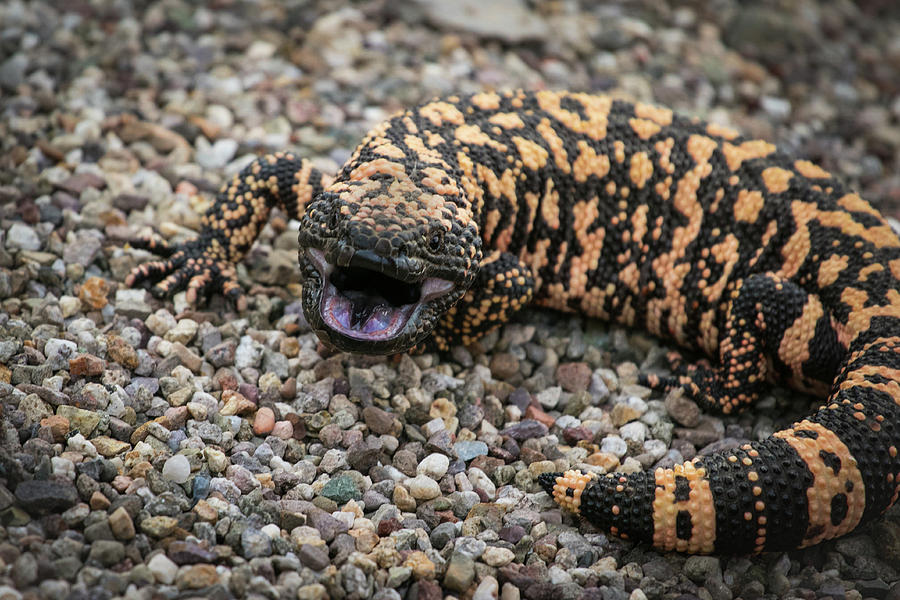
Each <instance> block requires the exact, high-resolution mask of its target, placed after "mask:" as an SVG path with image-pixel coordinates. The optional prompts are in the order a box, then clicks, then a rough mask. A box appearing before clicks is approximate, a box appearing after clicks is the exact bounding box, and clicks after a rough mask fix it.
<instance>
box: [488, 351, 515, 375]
mask: <svg viewBox="0 0 900 600" xmlns="http://www.w3.org/2000/svg"><path fill="white" fill-rule="evenodd" d="M490 369H491V375H493V376H494V378H495V379H500V380H504V379H509V378H510V377H512V376H513V375H515V374H516V373H518V372H519V359H518V358H516V356H515V355H514V354H512V353H510V352H498V353H497V354H494V356H493V357H492V358H491V365H490Z"/></svg>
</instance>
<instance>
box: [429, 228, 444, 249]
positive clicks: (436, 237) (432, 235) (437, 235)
mask: <svg viewBox="0 0 900 600" xmlns="http://www.w3.org/2000/svg"><path fill="white" fill-rule="evenodd" d="M443 243H444V231H443V230H442V229H441V228H440V227H432V228H431V231H430V232H428V249H429V250H431V251H432V252H437V251H438V250H440V249H441V246H442V245H443Z"/></svg>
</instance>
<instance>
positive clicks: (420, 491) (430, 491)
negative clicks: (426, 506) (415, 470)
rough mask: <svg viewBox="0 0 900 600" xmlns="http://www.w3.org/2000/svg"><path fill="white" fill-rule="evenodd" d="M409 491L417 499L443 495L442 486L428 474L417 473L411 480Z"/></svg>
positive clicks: (429, 498)
mask: <svg viewBox="0 0 900 600" xmlns="http://www.w3.org/2000/svg"><path fill="white" fill-rule="evenodd" d="M409 493H410V494H411V495H412V497H413V498H415V499H416V500H431V499H432V498H437V497H438V496H440V495H441V487H440V486H439V485H438V483H437V481H435V480H434V479H432V478H431V477H428V476H427V475H416V476H415V477H413V478H412V479H410V480H409Z"/></svg>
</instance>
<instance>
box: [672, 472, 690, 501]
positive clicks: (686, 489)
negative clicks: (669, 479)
mask: <svg viewBox="0 0 900 600" xmlns="http://www.w3.org/2000/svg"><path fill="white" fill-rule="evenodd" d="M690 497H691V482H690V481H688V479H687V477H683V476H681V475H676V476H675V501H676V502H684V501H685V500H688V499H689V498H690Z"/></svg>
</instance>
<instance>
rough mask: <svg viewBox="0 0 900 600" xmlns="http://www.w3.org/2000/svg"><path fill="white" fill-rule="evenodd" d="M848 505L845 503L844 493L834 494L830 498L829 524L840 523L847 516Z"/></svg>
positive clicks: (845, 496)
mask: <svg viewBox="0 0 900 600" xmlns="http://www.w3.org/2000/svg"><path fill="white" fill-rule="evenodd" d="M849 510H850V506H849V504H847V495H846V494H835V495H834V497H833V498H832V499H831V524H832V525H840V524H841V522H842V521H843V520H844V519H845V518H846V517H847V512H849Z"/></svg>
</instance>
